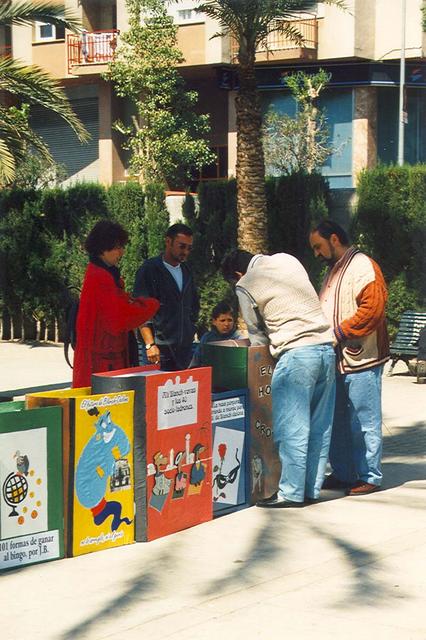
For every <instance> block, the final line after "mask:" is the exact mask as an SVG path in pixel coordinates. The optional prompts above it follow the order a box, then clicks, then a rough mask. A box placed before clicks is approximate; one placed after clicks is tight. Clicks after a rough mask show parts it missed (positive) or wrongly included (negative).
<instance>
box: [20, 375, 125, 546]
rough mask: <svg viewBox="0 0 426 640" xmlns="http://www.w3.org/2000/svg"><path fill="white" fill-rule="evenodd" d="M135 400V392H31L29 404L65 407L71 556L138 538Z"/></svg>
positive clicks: (68, 530)
mask: <svg viewBox="0 0 426 640" xmlns="http://www.w3.org/2000/svg"><path fill="white" fill-rule="evenodd" d="M133 402H134V394H133V392H132V391H128V392H123V393H118V394H103V395H93V394H90V388H82V389H68V390H65V391H64V390H61V391H51V392H43V393H40V394H32V395H31V396H27V404H28V405H30V404H36V403H41V404H53V405H56V404H59V405H61V406H63V407H64V423H63V430H64V433H66V434H67V443H68V444H67V448H64V456H65V455H67V456H68V460H69V463H68V466H67V474H66V485H67V494H66V496H65V498H66V504H67V514H68V517H67V538H66V540H67V552H68V555H81V554H85V553H90V552H91V551H99V550H102V549H107V548H110V547H115V546H121V545H122V544H129V543H131V542H133V541H134V478H133ZM66 451H67V454H66V453H65V452H66Z"/></svg>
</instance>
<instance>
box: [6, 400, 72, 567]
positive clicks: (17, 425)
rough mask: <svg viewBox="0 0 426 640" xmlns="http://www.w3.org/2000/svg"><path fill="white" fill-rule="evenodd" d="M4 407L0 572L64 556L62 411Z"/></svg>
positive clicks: (18, 406) (55, 408)
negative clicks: (7, 408) (6, 408)
mask: <svg viewBox="0 0 426 640" xmlns="http://www.w3.org/2000/svg"><path fill="white" fill-rule="evenodd" d="M8 404H10V405H11V406H10V407H9V408H10V411H7V410H6V411H5V410H4V409H5V408H4V407H3V408H2V410H1V411H0V490H1V494H0V570H1V569H10V568H14V567H17V566H22V565H26V564H33V563H36V562H43V561H46V560H52V559H56V558H61V557H63V555H64V545H63V503H62V482H61V476H62V434H61V420H62V412H61V409H60V408H57V407H52V408H46V409H34V410H26V409H25V408H23V406H22V405H23V403H8ZM12 405H13V406H12Z"/></svg>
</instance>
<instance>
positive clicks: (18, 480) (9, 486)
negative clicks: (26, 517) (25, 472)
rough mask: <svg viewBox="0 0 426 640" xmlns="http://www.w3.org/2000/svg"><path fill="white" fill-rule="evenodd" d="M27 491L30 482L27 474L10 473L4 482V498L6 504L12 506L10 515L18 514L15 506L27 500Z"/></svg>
mask: <svg viewBox="0 0 426 640" xmlns="http://www.w3.org/2000/svg"><path fill="white" fill-rule="evenodd" d="M27 493H28V482H27V480H26V478H25V476H22V475H21V474H19V473H9V475H8V476H7V478H6V480H5V481H4V483H3V498H4V500H5V502H6V504H8V505H9V507H12V511H11V512H10V513H9V517H11V516H17V515H18V512H17V511H16V508H15V507H16V506H17V505H18V504H20V503H21V502H22V501H23V500H25V498H26V497H27Z"/></svg>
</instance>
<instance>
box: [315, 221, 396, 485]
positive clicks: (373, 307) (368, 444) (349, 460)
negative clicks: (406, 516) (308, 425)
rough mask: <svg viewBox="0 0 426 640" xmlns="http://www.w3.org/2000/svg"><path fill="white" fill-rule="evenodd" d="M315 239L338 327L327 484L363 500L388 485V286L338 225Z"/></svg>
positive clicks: (327, 302)
mask: <svg viewBox="0 0 426 640" xmlns="http://www.w3.org/2000/svg"><path fill="white" fill-rule="evenodd" d="M309 239H310V244H311V247H312V250H313V252H314V255H315V257H317V258H319V259H320V260H322V261H323V262H325V263H326V264H327V265H328V271H327V274H326V276H325V279H324V282H323V285H322V288H321V292H320V301H321V306H322V309H323V311H324V314H325V316H326V318H327V319H328V320H329V322H330V324H331V326H332V327H333V329H334V340H335V347H336V355H337V369H338V370H337V381H336V409H335V415H334V424H333V431H332V436H331V446H330V465H331V467H332V473H331V475H329V476H327V478H326V479H325V482H324V485H323V486H324V488H325V489H346V492H347V493H348V495H351V496H361V495H365V494H368V493H372V492H374V491H377V490H378V489H379V488H380V485H381V483H382V470H381V457H382V407H381V396H382V373H383V365H384V363H385V362H386V361H387V360H388V359H389V339H388V333H387V327H386V316H385V307H386V300H387V290H386V284H385V280H384V278H383V274H382V272H381V270H380V267H379V266H378V264H376V262H374V260H372V259H371V258H369V257H368V256H366V255H365V254H364V253H361V251H359V250H358V249H357V248H356V247H354V246H351V245H350V242H349V238H348V236H347V234H346V232H345V231H344V229H342V227H340V226H339V225H338V224H337V223H336V222H332V221H330V220H325V221H323V222H321V223H320V224H319V225H317V226H316V227H314V228H313V229H312V231H311V233H310V237H309Z"/></svg>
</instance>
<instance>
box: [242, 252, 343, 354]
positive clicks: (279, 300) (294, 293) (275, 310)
mask: <svg viewBox="0 0 426 640" xmlns="http://www.w3.org/2000/svg"><path fill="white" fill-rule="evenodd" d="M236 292H237V295H238V300H239V302H240V307H241V312H242V315H243V317H244V320H245V322H246V324H247V328H248V331H249V334H250V341H251V343H252V344H265V342H267V340H266V339H265V336H266V338H267V339H268V340H269V343H270V350H271V354H272V355H273V356H274V357H278V356H279V355H280V354H281V353H282V352H283V351H286V350H288V349H293V348H294V347H303V346H308V345H316V344H325V343H332V342H333V333H332V331H331V329H330V325H329V324H328V322H327V320H326V318H325V316H324V314H323V312H322V310H321V305H320V302H319V299H318V296H317V294H316V292H315V289H314V288H313V286H312V284H311V282H310V280H309V277H308V274H307V273H306V271H305V269H304V267H303V266H302V264H301V263H300V262H299V261H298V260H297V259H296V258H294V257H293V256H291V255H289V254H287V253H276V254H275V255H272V256H264V255H256V256H254V257H253V258H252V260H251V261H250V264H249V266H248V269H247V273H246V274H245V275H244V276H242V278H240V280H239V282H238V285H237V287H236Z"/></svg>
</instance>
